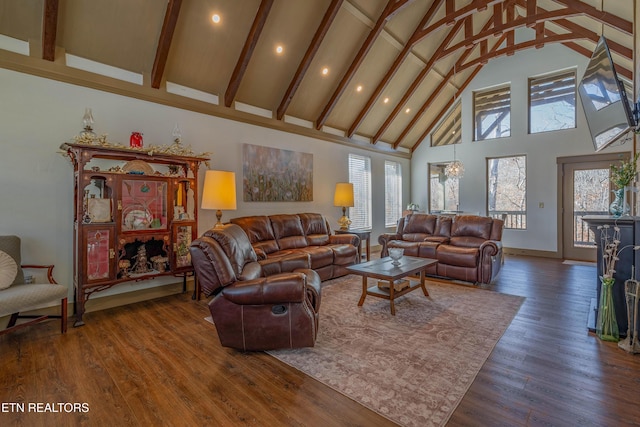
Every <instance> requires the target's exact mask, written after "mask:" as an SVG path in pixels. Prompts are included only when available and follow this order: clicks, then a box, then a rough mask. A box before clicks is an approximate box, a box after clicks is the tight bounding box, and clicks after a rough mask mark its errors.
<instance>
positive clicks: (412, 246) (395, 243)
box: [387, 240, 420, 256]
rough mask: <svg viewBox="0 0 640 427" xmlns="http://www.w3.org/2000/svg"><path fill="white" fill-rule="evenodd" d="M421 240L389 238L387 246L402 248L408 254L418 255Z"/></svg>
mask: <svg viewBox="0 0 640 427" xmlns="http://www.w3.org/2000/svg"><path fill="white" fill-rule="evenodd" d="M419 245H420V242H407V241H404V240H389V243H387V248H402V249H404V252H403V254H404V255H407V256H418V248H419Z"/></svg>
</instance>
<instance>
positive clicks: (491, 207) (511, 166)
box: [487, 156, 527, 229]
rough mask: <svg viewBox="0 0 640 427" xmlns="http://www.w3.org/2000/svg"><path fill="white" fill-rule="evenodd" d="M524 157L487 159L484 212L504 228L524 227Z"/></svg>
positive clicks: (525, 162) (525, 191) (525, 165)
mask: <svg viewBox="0 0 640 427" xmlns="http://www.w3.org/2000/svg"><path fill="white" fill-rule="evenodd" d="M526 160H527V159H526V156H513V157H498V158H489V159H487V170H488V173H487V177H488V182H487V192H488V194H487V211H488V213H489V216H491V217H494V218H501V219H503V220H504V227H505V228H515V229H525V228H527V161H526Z"/></svg>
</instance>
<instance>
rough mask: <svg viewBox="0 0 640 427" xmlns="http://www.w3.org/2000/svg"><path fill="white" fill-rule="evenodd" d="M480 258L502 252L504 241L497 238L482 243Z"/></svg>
mask: <svg viewBox="0 0 640 427" xmlns="http://www.w3.org/2000/svg"><path fill="white" fill-rule="evenodd" d="M479 250H480V258H484V257H491V256H495V255H498V254H499V253H501V252H502V242H499V241H497V240H487V241H485V242H484V243H483V244H481V245H480V248H479Z"/></svg>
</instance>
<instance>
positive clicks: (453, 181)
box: [429, 163, 460, 213]
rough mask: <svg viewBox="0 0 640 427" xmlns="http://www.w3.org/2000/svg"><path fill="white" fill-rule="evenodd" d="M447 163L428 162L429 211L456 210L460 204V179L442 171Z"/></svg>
mask: <svg viewBox="0 0 640 427" xmlns="http://www.w3.org/2000/svg"><path fill="white" fill-rule="evenodd" d="M448 164H449V163H430V164H429V212H431V213H434V212H440V211H457V210H458V207H459V206H460V199H459V194H460V179H459V178H450V177H447V175H446V174H445V173H444V170H445V168H446V167H447V165H448Z"/></svg>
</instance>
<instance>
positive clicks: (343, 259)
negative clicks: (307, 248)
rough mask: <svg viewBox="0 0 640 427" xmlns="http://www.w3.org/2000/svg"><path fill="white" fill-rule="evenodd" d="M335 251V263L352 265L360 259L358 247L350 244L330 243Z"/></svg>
mask: <svg viewBox="0 0 640 427" xmlns="http://www.w3.org/2000/svg"><path fill="white" fill-rule="evenodd" d="M329 247H330V248H331V250H332V251H333V264H334V265H351V264H353V263H354V262H356V260H357V259H358V248H356V247H355V246H353V245H348V244H334V245H329Z"/></svg>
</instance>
